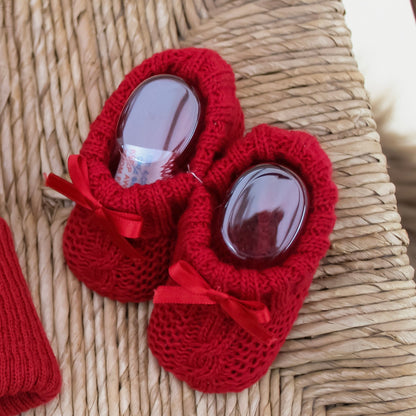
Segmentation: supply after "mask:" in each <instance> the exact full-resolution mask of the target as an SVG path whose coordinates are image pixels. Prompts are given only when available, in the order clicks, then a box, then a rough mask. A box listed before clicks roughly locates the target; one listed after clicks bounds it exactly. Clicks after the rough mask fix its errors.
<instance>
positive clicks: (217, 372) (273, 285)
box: [148, 125, 337, 393]
mask: <svg viewBox="0 0 416 416" xmlns="http://www.w3.org/2000/svg"><path fill="white" fill-rule="evenodd" d="M279 161H280V162H281V161H284V162H285V163H286V164H289V165H290V166H291V167H292V168H293V169H294V170H295V171H296V172H297V173H298V174H299V175H300V177H301V178H302V179H303V180H304V182H305V184H306V186H307V188H308V192H309V195H310V209H309V211H308V218H307V222H306V224H305V228H304V229H303V231H302V234H301V236H300V237H299V240H298V242H297V244H296V246H295V248H294V250H293V251H292V253H291V254H290V255H289V256H288V257H287V258H286V260H284V262H283V263H282V264H280V265H278V266H275V267H270V268H265V269H263V270H261V271H258V270H255V269H248V268H238V267H235V266H233V265H232V264H231V263H227V262H226V261H223V260H221V259H222V258H224V256H223V255H222V254H224V253H219V252H218V248H215V249H214V248H213V247H214V246H215V247H216V246H217V244H216V242H215V241H213V240H215V238H213V236H215V230H214V228H215V226H214V224H215V220H214V218H215V213H216V207H218V206H219V205H220V204H221V203H222V201H223V199H224V197H225V196H226V193H227V190H228V189H229V187H230V186H231V185H232V183H233V182H234V180H235V179H236V178H237V177H239V176H240V175H241V174H242V173H243V172H244V171H245V170H246V169H248V168H249V167H251V166H253V165H256V164H258V163H263V162H279ZM331 170H332V169H331V163H330V161H329V159H328V157H327V156H326V154H325V153H324V151H323V150H322V149H321V147H320V146H319V143H318V141H317V140H316V139H315V138H314V137H313V136H310V135H309V134H307V133H304V132H297V131H291V132H289V131H285V130H280V129H277V128H272V127H269V126H265V125H262V126H259V127H256V128H255V129H253V131H252V132H251V133H249V134H248V135H247V136H246V137H245V138H244V139H242V140H241V141H238V142H236V143H234V145H233V146H232V147H231V148H230V149H229V151H228V152H227V154H226V156H225V157H224V158H223V159H221V160H220V161H218V162H216V164H215V165H214V166H213V168H212V170H211V172H210V173H209V175H207V178H206V180H205V186H203V185H200V186H198V187H197V188H196V189H195V190H194V192H193V193H192V196H191V198H190V200H189V205H188V207H187V209H186V211H185V213H184V214H183V216H182V218H181V220H180V222H179V226H178V240H177V245H176V249H175V253H174V256H173V263H176V262H178V261H179V260H183V261H186V262H187V263H189V264H190V265H191V266H192V267H193V268H194V269H196V271H197V272H198V274H199V275H200V276H201V277H202V278H203V279H205V281H206V282H207V283H208V285H209V286H210V287H211V288H213V289H214V290H216V291H220V292H223V293H227V294H229V295H232V296H234V297H237V298H238V299H243V300H256V301H260V302H263V303H264V304H265V305H266V306H267V307H268V309H269V311H270V315H271V320H270V322H269V323H267V324H265V325H264V326H265V328H266V329H267V330H269V331H270V332H271V333H272V334H273V336H274V337H275V341H273V342H272V344H271V345H266V344H265V343H262V342H260V341H258V340H257V339H255V338H253V336H252V335H250V334H249V333H248V332H247V331H246V330H245V329H243V328H242V327H241V326H240V325H238V324H236V322H235V321H234V320H232V319H231V318H230V317H229V316H228V315H226V314H225V313H224V312H223V310H222V309H221V308H220V307H219V306H218V305H189V304H165V303H155V306H154V309H153V312H152V315H151V319H150V324H149V328H148V338H149V346H150V349H151V350H152V352H153V354H154V355H155V357H156V358H157V359H158V361H159V363H160V365H161V366H162V367H164V368H165V369H166V370H168V371H171V372H172V373H173V374H175V375H176V376H177V377H178V378H179V379H181V380H184V381H186V382H187V383H188V384H189V385H190V386H191V387H192V388H194V389H197V390H200V391H203V392H209V393H211V392H233V391H235V392H236V391H241V390H243V389H244V388H246V387H249V386H250V385H252V384H253V383H255V382H256V381H257V380H259V378H260V377H262V376H263V375H264V374H265V373H266V372H267V370H268V368H269V367H270V365H271V364H272V362H273V360H274V359H275V357H276V355H277V353H278V351H279V349H280V347H281V346H282V344H283V342H284V341H285V338H286V336H287V335H288V333H289V331H290V329H291V327H292V325H293V323H294V321H295V319H296V317H297V314H298V312H299V309H300V308H301V306H302V303H303V300H304V298H305V297H306V295H307V293H308V289H309V286H310V283H311V281H312V278H313V275H314V273H315V271H316V268H317V267H318V264H319V260H320V259H321V258H322V257H323V256H324V255H325V252H326V251H327V249H328V247H329V240H328V236H329V234H330V232H331V230H332V228H333V226H334V223H335V214H334V206H335V202H336V199H337V190H336V187H335V185H334V183H333V182H332V180H331ZM168 285H176V283H174V282H173V280H172V279H169V281H168ZM170 290H171V291H172V289H170ZM155 300H156V298H155Z"/></svg>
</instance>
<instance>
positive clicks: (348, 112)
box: [0, 0, 416, 416]
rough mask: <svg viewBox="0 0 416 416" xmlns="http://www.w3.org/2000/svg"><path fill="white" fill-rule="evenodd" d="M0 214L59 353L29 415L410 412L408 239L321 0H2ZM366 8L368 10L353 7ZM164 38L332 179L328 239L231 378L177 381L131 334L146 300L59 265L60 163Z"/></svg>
mask: <svg viewBox="0 0 416 416" xmlns="http://www.w3.org/2000/svg"><path fill="white" fill-rule="evenodd" d="M1 6H2V7H0V20H1V29H0V30H1V32H0V33H1V36H0V62H1V64H0V65H1V69H0V84H1V85H0V117H1V121H0V129H1V133H0V146H1V147H0V216H2V217H4V218H5V219H6V221H7V222H8V223H9V224H10V226H11V228H12V230H13V233H14V239H15V244H16V250H17V253H18V256H19V260H20V263H21V266H22V269H23V273H24V275H25V276H26V279H27V282H28V285H29V288H30V290H31V293H32V296H33V300H34V303H35V306H36V308H37V310H38V312H39V315H40V317H41V320H42V322H43V325H44V327H45V330H46V333H47V336H48V338H49V340H50V342H51V344H52V347H53V349H54V352H55V354H56V356H57V358H58V360H59V363H60V367H61V372H62V376H63V388H62V392H61V394H60V395H59V397H57V398H56V399H55V400H53V401H52V402H51V403H49V404H48V405H47V406H45V407H40V408H38V409H36V410H33V411H31V412H28V414H33V415H77V416H78V415H110V416H115V415H143V416H146V415H164V416H165V415H166V416H167V415H172V416H176V415H186V416H188V415H201V416H205V415H262V416H263V415H265V416H267V415H282V416H283V415H285V416H289V415H290V416H300V415H302V416H309V415H314V416H324V415H327V416H347V415H348V416H350V415H351V416H352V415H400V416H414V415H415V414H416V319H415V318H416V308H415V304H416V296H415V285H414V282H413V280H412V278H413V269H412V268H411V267H410V266H409V260H408V256H407V254H406V245H407V244H408V238H407V234H406V232H405V230H403V229H402V226H401V224H400V217H399V214H398V212H397V208H396V199H395V194H394V186H393V184H392V183H391V182H390V179H389V176H388V175H387V172H386V159H385V156H384V155H383V152H382V149H381V147H380V143H379V136H378V133H377V131H376V126H375V123H374V119H373V116H372V113H371V109H370V106H369V102H368V97H367V93H366V91H365V89H364V87H363V77H362V75H361V74H360V72H359V71H358V69H357V65H356V62H355V60H354V58H353V56H352V53H351V40H350V33H349V31H348V29H347V28H346V26H345V22H344V18H343V14H344V9H343V5H342V3H341V2H340V1H338V0H322V1H318V0H293V1H289V0H236V1H224V0H217V1H215V0H172V1H171V0H102V1H95V0H94V1H90V0H31V1H28V0H1ZM369 18H371V16H369ZM181 46H200V47H209V48H213V49H215V50H217V51H218V52H219V53H220V54H221V55H222V56H223V57H224V58H225V59H226V60H227V61H228V62H229V63H231V65H232V66H233V69H234V70H235V73H236V78H237V92H238V97H239V98H240V100H241V103H242V106H243V109H244V112H245V116H246V126H247V129H250V128H252V127H253V126H255V125H257V124H259V123H269V124H271V125H276V126H279V127H283V128H288V129H303V130H306V131H308V132H310V133H312V134H314V135H316V136H317V137H318V138H319V140H320V142H321V144H322V146H323V148H324V149H325V150H326V152H327V153H328V155H329V156H330V158H331V160H332V162H333V167H334V180H335V182H336V183H337V185H338V188H339V197H340V198H339V203H338V205H337V218H338V220H337V223H336V226H335V230H334V232H333V233H332V236H331V241H332V246H331V249H330V251H329V252H328V255H327V257H326V258H325V259H324V260H323V261H322V264H321V266H320V268H319V270H318V272H317V274H316V276H315V279H314V282H313V284H312V287H311V291H310V295H309V296H308V298H307V299H306V302H305V304H304V307H303V308H302V310H301V313H300V315H299V318H298V320H297V322H296V324H295V326H294V328H293V330H292V331H291V333H290V335H289V337H288V339H287V341H286V343H285V345H284V346H283V349H282V351H281V352H280V354H279V356H278V357H277V359H276V361H275V362H274V364H273V366H272V368H271V369H270V371H269V372H268V373H267V375H266V376H265V377H263V378H262V379H261V380H260V381H259V382H258V383H257V384H255V385H253V386H252V387H251V388H249V389H247V390H245V391H243V392H242V393H239V394H227V395H207V394H202V393H199V392H195V391H193V390H191V389H190V388H189V387H188V386H187V385H186V384H183V383H181V382H179V381H178V380H177V379H175V378H174V377H173V376H172V375H170V374H168V373H167V372H165V371H164V370H163V369H161V368H160V367H159V366H158V364H157V362H156V360H155V359H154V358H153V356H152V355H151V353H150V352H149V350H148V346H147V339H146V328H147V322H148V319H149V316H150V313H151V308H152V306H151V304H146V303H142V304H139V305H136V304H127V305H126V304H121V303H117V302H113V301H111V300H108V299H104V298H102V297H100V296H98V295H96V294H95V293H92V292H91V291H90V290H88V289H87V288H86V287H85V286H84V285H82V284H81V283H80V282H79V281H78V280H77V279H76V278H75V277H74V276H73V275H72V273H71V272H70V271H69V270H68V268H67V266H66V264H65V261H64V258H63V254H62V234H63V230H64V226H65V222H66V219H67V217H68V215H69V212H70V210H71V209H72V205H71V203H70V201H67V200H66V199H65V198H64V197H62V196H61V195H58V194H57V193H55V192H53V191H52V190H50V189H46V188H45V187H44V179H43V174H44V173H49V172H51V171H53V172H55V173H56V174H58V175H63V176H65V175H67V172H66V160H67V158H68V156H69V155H70V154H72V153H78V151H79V150H80V147H81V144H82V142H83V140H84V139H85V138H86V136H87V134H88V131H89V125H90V123H91V122H92V121H93V120H94V119H95V117H96V116H97V115H98V114H99V112H100V111H101V108H102V106H103V104H104V101H105V99H106V98H107V97H108V96H109V95H110V94H111V92H112V91H113V90H114V89H115V88H116V87H117V85H118V84H119V83H120V82H121V80H122V79H123V77H124V75H125V74H127V73H128V72H129V71H130V70H131V69H132V68H133V67H134V66H135V65H137V64H139V63H140V62H142V60H143V59H145V58H147V57H149V56H151V55H152V54H153V53H155V52H158V51H161V50H164V49H167V48H172V47H174V48H177V47H181Z"/></svg>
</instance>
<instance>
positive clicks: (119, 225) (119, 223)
mask: <svg viewBox="0 0 416 416" xmlns="http://www.w3.org/2000/svg"><path fill="white" fill-rule="evenodd" d="M103 211H104V212H105V215H106V217H107V218H108V219H109V220H110V221H111V222H112V224H113V225H114V227H115V229H116V230H117V232H118V233H119V234H120V235H122V236H123V237H126V238H139V237H140V233H141V230H142V225H143V220H142V217H140V216H139V215H137V214H130V213H128V212H118V211H113V210H111V209H108V208H103Z"/></svg>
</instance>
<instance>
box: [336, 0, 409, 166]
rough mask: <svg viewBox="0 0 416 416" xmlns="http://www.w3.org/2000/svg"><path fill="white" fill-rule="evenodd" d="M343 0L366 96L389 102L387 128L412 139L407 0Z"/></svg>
mask: <svg viewBox="0 0 416 416" xmlns="http://www.w3.org/2000/svg"><path fill="white" fill-rule="evenodd" d="M343 3H344V6H345V9H346V16H345V19H346V22H347V25H348V27H349V28H350V29H351V31H352V42H353V51H354V55H355V57H356V59H357V62H358V66H359V68H360V71H361V72H362V73H363V75H364V77H365V82H366V89H367V91H368V92H369V94H370V99H371V100H372V101H375V100H382V102H383V103H385V105H386V106H390V105H392V106H393V110H394V111H393V117H392V119H391V121H390V125H389V126H388V127H389V129H391V130H393V131H396V132H397V133H403V134H406V135H408V137H409V140H414V141H415V142H416V23H415V18H414V15H413V10H412V6H411V2H410V0H343ZM415 174H416V172H415Z"/></svg>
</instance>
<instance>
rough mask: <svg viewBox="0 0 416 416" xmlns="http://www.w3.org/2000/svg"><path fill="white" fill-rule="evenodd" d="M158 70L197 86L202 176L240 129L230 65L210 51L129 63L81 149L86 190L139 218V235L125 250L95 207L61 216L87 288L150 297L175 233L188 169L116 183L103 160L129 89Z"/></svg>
mask: <svg viewBox="0 0 416 416" xmlns="http://www.w3.org/2000/svg"><path fill="white" fill-rule="evenodd" d="M157 74H173V75H177V76H179V77H181V78H183V79H184V80H185V81H186V82H187V83H188V84H190V85H191V86H193V87H194V88H195V89H196V90H197V91H198V92H199V94H200V99H201V106H202V120H201V128H200V130H199V131H200V133H199V136H198V139H197V144H196V150H195V153H194V155H193V157H192V159H191V161H190V170H191V171H192V172H193V173H194V174H195V175H196V176H197V177H199V178H204V177H205V175H206V173H207V171H208V169H209V168H210V167H211V165H212V162H213V160H214V158H217V157H219V156H221V155H222V153H223V150H224V148H225V147H226V146H227V145H228V144H229V143H230V142H232V141H234V140H235V139H237V138H241V136H242V134H243V124H244V123H243V114H242V111H241V107H240V104H239V102H238V100H237V98H236V95H235V83H234V81H235V80H234V73H233V71H232V69H231V67H230V66H229V65H228V64H227V63H226V62H225V61H224V60H223V59H222V58H221V57H220V56H219V55H218V54H217V53H216V52H214V51H211V50H208V49H197V48H187V49H178V50H168V51H164V52H161V53H159V54H156V55H154V56H153V57H151V58H149V59H147V60H146V61H144V62H143V63H142V64H141V65H139V66H137V67H136V68H134V69H133V70H132V71H131V72H130V73H129V74H128V75H127V76H126V78H125V79H124V80H123V82H122V83H121V84H120V86H119V87H118V88H117V90H116V91H115V92H114V93H113V94H112V95H111V97H110V98H109V99H108V100H107V102H106V103H105V106H104V108H103V110H102V112H101V114H100V115H99V116H98V118H97V119H96V120H95V121H94V122H93V123H92V125H91V129H90V133H89V135H88V138H87V139H86V141H85V143H84V145H83V147H82V149H81V155H82V156H84V157H85V158H86V160H87V163H88V172H89V173H88V175H89V182H90V187H91V192H92V194H93V195H94V197H95V198H96V199H97V200H98V201H100V203H101V204H103V205H104V206H105V207H107V208H110V209H115V210H118V211H123V212H130V213H137V214H139V215H140V216H141V217H142V218H143V227H142V233H141V237H140V238H139V239H136V240H134V241H131V242H132V245H133V246H134V247H135V248H136V250H137V251H138V255H139V256H138V258H129V257H128V256H127V255H126V254H124V253H123V252H122V251H121V250H120V248H119V247H118V246H117V245H116V244H114V242H113V241H112V240H111V238H110V236H109V235H108V233H107V232H106V231H105V230H104V229H103V228H102V226H101V225H99V224H97V223H96V221H95V219H94V213H91V212H90V211H88V210H86V209H84V208H82V207H80V206H78V205H77V206H76V207H75V208H74V210H73V211H72V213H71V215H70V218H69V220H68V223H67V226H66V229H65V233H64V243H63V249H64V254H65V257H66V260H67V263H68V265H69V267H70V269H71V270H72V271H73V273H74V274H75V275H76V276H77V277H78V278H79V279H80V280H81V281H83V282H84V283H85V284H86V285H87V286H88V287H89V288H91V289H92V290H94V291H96V292H98V293H100V294H101V295H103V296H108V297H110V298H112V299H116V300H119V301H122V302H129V301H132V302H139V301H145V300H148V299H151V298H152V295H153V291H154V288H155V287H157V286H158V285H160V284H162V283H164V282H165V280H166V278H167V267H168V265H169V259H170V256H171V254H172V250H173V247H174V241H175V233H176V224H177V221H178V219H179V216H180V214H181V213H182V212H183V210H184V208H185V206H186V202H187V200H188V197H189V194H190V192H191V190H192V188H193V186H194V185H195V184H196V183H198V181H197V180H196V179H195V177H194V176H193V175H191V174H190V173H180V174H178V175H175V176H174V177H172V178H169V179H164V180H159V181H157V182H155V183H152V184H149V185H139V184H137V185H133V186H132V187H130V188H127V189H124V188H122V187H121V186H120V185H119V184H118V183H116V181H115V180H114V179H113V177H112V175H111V173H110V169H109V164H110V156H111V153H112V151H113V147H114V144H115V135H116V127H117V123H118V119H119V116H120V113H121V111H122V109H123V106H124V105H125V103H126V101H127V99H128V98H129V96H130V94H131V93H132V92H133V90H134V89H135V88H136V87H137V86H138V85H139V84H140V83H141V82H142V81H143V80H145V79H147V78H149V77H151V76H153V75H157Z"/></svg>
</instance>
